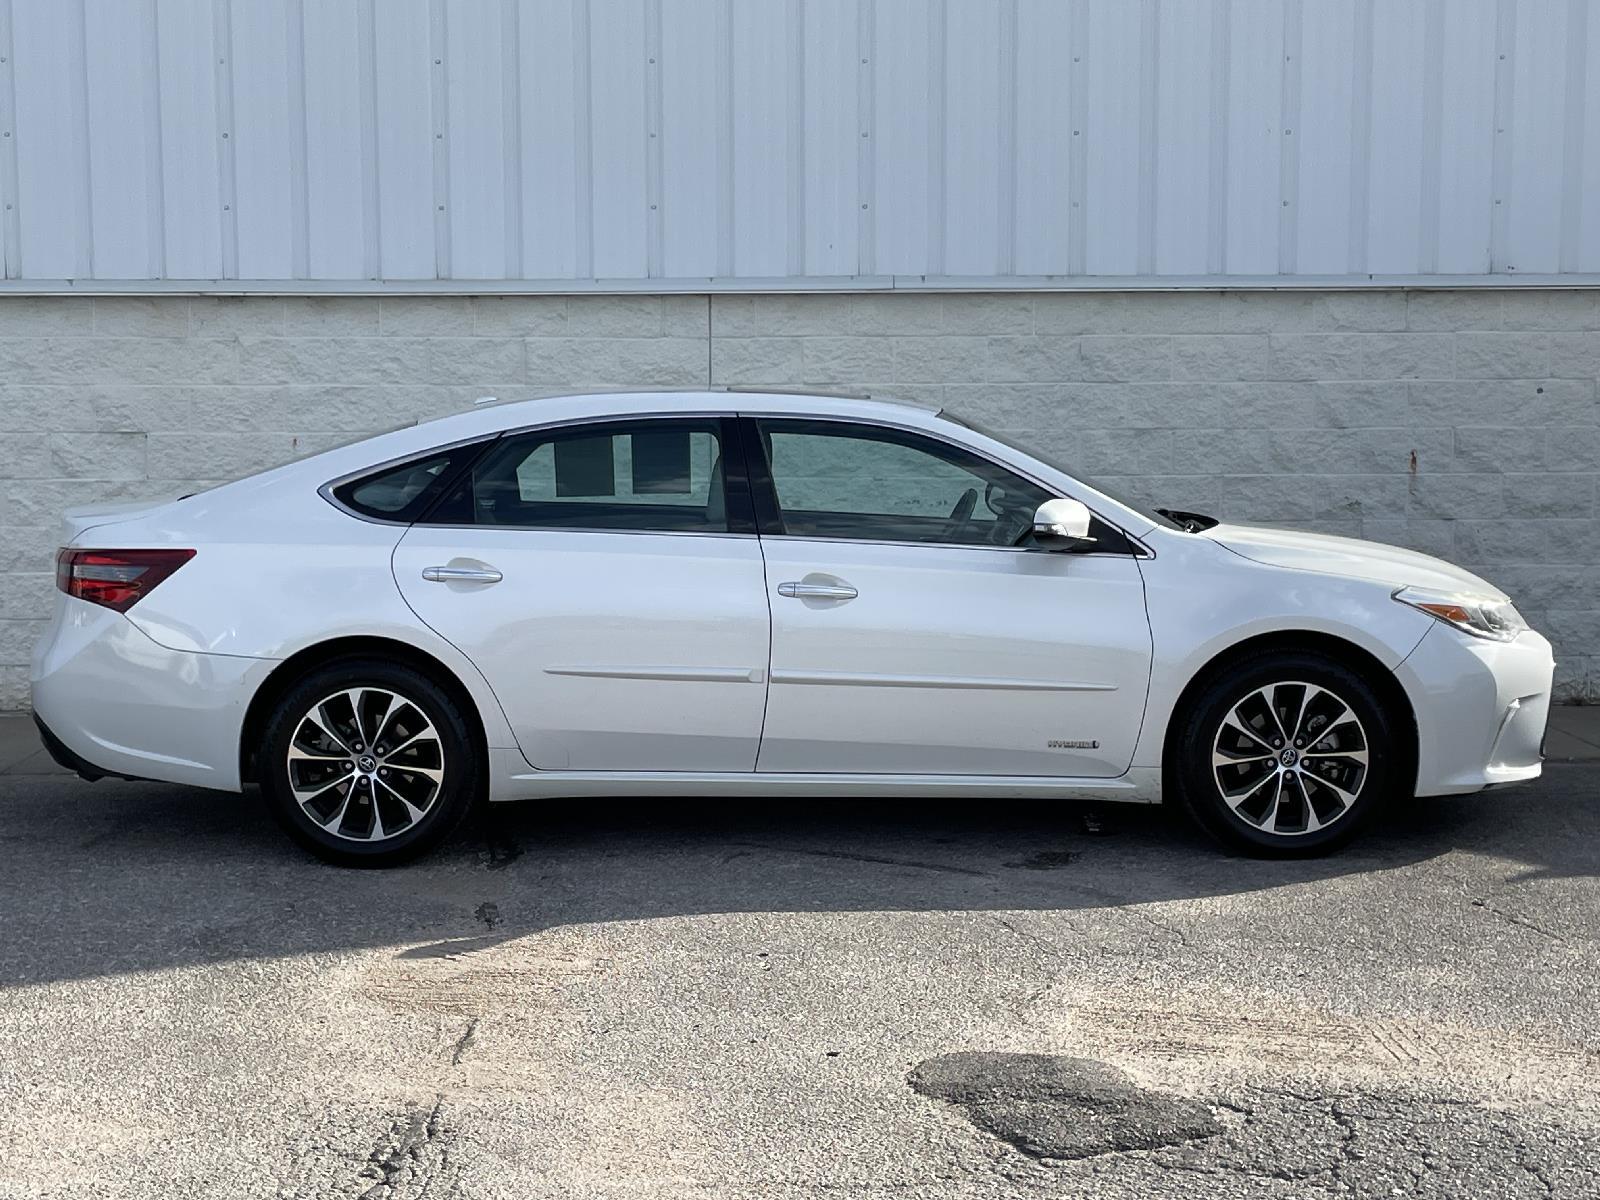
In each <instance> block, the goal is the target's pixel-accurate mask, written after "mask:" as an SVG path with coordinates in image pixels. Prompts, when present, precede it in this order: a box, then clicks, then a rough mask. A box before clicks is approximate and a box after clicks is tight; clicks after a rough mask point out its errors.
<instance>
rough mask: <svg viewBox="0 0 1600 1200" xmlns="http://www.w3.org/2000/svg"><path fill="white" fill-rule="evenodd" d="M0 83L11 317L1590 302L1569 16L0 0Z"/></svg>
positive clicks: (1596, 252)
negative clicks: (1443, 291) (1094, 302)
mask: <svg viewBox="0 0 1600 1200" xmlns="http://www.w3.org/2000/svg"><path fill="white" fill-rule="evenodd" d="M0 54H3V61H0V125H3V128H4V134H5V137H4V141H3V148H0V193H3V198H4V204H5V211H4V218H5V220H4V263H5V284H4V285H3V286H5V287H9V288H11V289H13V290H28V289H40V288H48V287H51V286H62V285H64V281H76V282H75V283H74V284H73V286H84V285H85V284H86V283H87V284H89V285H90V286H100V287H105V286H114V282H113V281H129V284H128V286H137V285H138V284H139V283H147V284H148V281H179V282H181V281H219V280H221V281H241V284H240V286H249V285H250V283H251V281H256V282H259V283H261V284H262V285H263V286H275V287H276V288H277V290H285V286H284V284H283V283H282V282H281V281H304V283H303V285H302V286H304V287H305V288H307V289H313V288H316V287H319V286H323V287H326V286H333V285H338V286H341V287H345V288H348V287H381V286H383V284H382V282H381V281H397V282H398V281H407V282H411V281H429V280H438V281H459V282H460V284H461V285H462V286H463V287H467V286H471V287H472V288H474V289H476V290H483V289H485V288H489V289H493V290H498V289H503V288H513V289H515V288H527V289H529V290H537V289H539V288H553V289H562V290H572V289H573V288H575V287H583V286H585V283H586V282H587V285H588V286H595V285H596V282H597V281H599V282H600V283H601V284H602V285H604V286H616V287H645V288H649V289H652V290H657V289H666V288H672V287H692V288H694V289H696V290H706V289H707V288H715V287H719V286H729V287H738V286H756V285H760V286H767V287H771V286H777V287H784V286H789V287H805V286H890V285H892V284H898V283H912V284H915V285H917V286H925V285H928V284H938V283H949V284H953V285H958V286H959V285H975V286H1028V285H1031V284H1040V285H1046V286H1070V285H1072V284H1074V283H1093V282H1095V281H1100V282H1102V283H1103V282H1105V280H1104V277H1107V276H1110V277H1116V279H1115V282H1117V283H1119V284H1128V283H1144V282H1150V283H1156V284H1162V283H1166V284H1170V283H1174V282H1191V283H1206V282H1211V283H1215V282H1217V281H1219V279H1224V278H1225V279H1227V280H1229V281H1234V282H1243V281H1247V280H1261V279H1263V278H1266V279H1274V280H1279V281H1282V282H1292V281H1310V280H1312V279H1316V280H1319V281H1322V282H1326V281H1328V280H1330V279H1333V280H1336V281H1337V280H1342V281H1345V282H1356V281H1361V280H1366V279H1368V278H1371V277H1384V278H1385V280H1388V279H1394V280H1405V281H1411V282H1415V281H1417V278H1418V277H1424V278H1425V277H1429V276H1436V275H1439V276H1449V277H1451V280H1450V281H1451V282H1456V283H1459V282H1461V281H1462V279H1463V278H1466V279H1472V278H1473V277H1477V278H1478V281H1481V282H1508V281H1513V280H1515V281H1522V282H1526V281H1528V280H1530V279H1532V280H1536V281H1543V280H1555V279H1561V280H1570V281H1573V282H1577V281H1580V280H1582V279H1583V277H1585V276H1587V277H1589V278H1588V280H1587V281H1588V282H1594V279H1595V277H1596V276H1597V275H1600V11H1595V10H1593V9H1592V7H1591V3H1590V0H1448V2H1447V0H0ZM272 281H279V282H278V283H277V284H276V285H273V284H272ZM318 281H322V282H321V283H319V282H318Z"/></svg>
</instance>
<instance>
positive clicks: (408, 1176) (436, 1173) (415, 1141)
mask: <svg viewBox="0 0 1600 1200" xmlns="http://www.w3.org/2000/svg"><path fill="white" fill-rule="evenodd" d="M443 1112H444V1095H443V1094H442V1093H441V1094H439V1095H437V1096H435V1097H434V1101H433V1107H432V1109H429V1110H424V1109H423V1108H421V1107H420V1106H413V1108H412V1109H411V1111H410V1112H409V1113H408V1114H407V1116H406V1117H405V1119H404V1120H400V1121H396V1122H395V1123H394V1125H393V1126H391V1127H390V1130H389V1135H388V1137H387V1138H386V1139H385V1140H384V1141H383V1142H382V1143H381V1144H379V1146H378V1147H377V1148H376V1149H375V1150H373V1152H372V1153H371V1155H369V1156H368V1159H367V1165H366V1166H365V1167H363V1168H362V1171H361V1174H362V1175H363V1176H365V1177H368V1178H371V1177H373V1176H377V1177H378V1178H377V1181H376V1182H375V1183H373V1184H372V1186H371V1187H369V1188H367V1190H366V1191H364V1192H362V1193H361V1200H422V1198H423V1197H425V1196H428V1195H432V1194H439V1195H447V1194H451V1193H454V1192H455V1190H456V1189H455V1184H454V1178H453V1175H454V1173H453V1171H452V1170H451V1164H450V1143H451V1142H452V1141H454V1139H455V1130H454V1129H452V1128H450V1127H449V1126H448V1125H446V1123H445V1121H444V1116H443ZM436 1183H437V1184H440V1185H441V1186H442V1187H443V1188H445V1189H446V1190H445V1191H444V1192H440V1193H435V1192H434V1190H433V1189H434V1184H436Z"/></svg>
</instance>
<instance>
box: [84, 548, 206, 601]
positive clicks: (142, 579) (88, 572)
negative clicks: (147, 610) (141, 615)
mask: <svg viewBox="0 0 1600 1200" xmlns="http://www.w3.org/2000/svg"><path fill="white" fill-rule="evenodd" d="M193 557H194V551H193V550H74V549H72V548H71V547H68V548H67V549H65V550H62V551H61V553H60V554H58V555H56V586H57V587H58V588H60V589H61V590H62V591H63V592H65V593H66V594H67V595H69V596H76V597H77V598H78V599H79V600H87V601H88V602H89V603H90V604H102V605H104V606H105V607H106V608H110V609H115V610H116V611H117V612H127V611H128V610H129V609H130V608H132V607H133V606H134V605H135V604H137V603H139V601H140V600H142V599H143V598H144V597H146V596H148V595H149V594H150V593H151V592H152V591H153V590H155V586H156V585H157V584H158V583H160V582H161V581H162V580H163V579H165V578H166V577H167V576H168V575H171V574H172V573H173V572H174V571H176V570H177V569H178V568H179V567H181V566H183V564H184V563H186V562H188V561H189V560H190V559H191V558H193Z"/></svg>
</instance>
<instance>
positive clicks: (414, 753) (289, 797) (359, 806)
mask: <svg viewBox="0 0 1600 1200" xmlns="http://www.w3.org/2000/svg"><path fill="white" fill-rule="evenodd" d="M480 774H481V768H480V765H479V763H478V761H477V754H476V752H475V751H474V749H473V744H472V738H471V737H470V735H469V734H468V727H467V724H466V721H465V719H464V717H463V715H462V713H461V712H460V710H459V708H458V706H457V704H456V702H455V701H454V700H453V699H452V698H451V697H450V696H449V695H448V694H447V693H446V692H445V691H444V689H442V688H440V687H439V686H438V685H437V684H436V683H434V682H433V681H432V680H431V679H429V678H428V677H427V676H425V675H423V674H421V673H420V672H417V671H414V670H412V669H411V668H409V667H405V666H401V665H398V664H394V663H385V662H381V661H378V660H375V659H347V660H344V661H341V662H336V663H331V664H329V665H327V666H325V667H322V668H319V669H318V670H315V671H313V672H311V673H310V674H308V675H307V676H305V677H304V678H303V679H301V680H299V681H298V682H297V683H296V684H295V685H294V686H293V687H291V688H290V689H289V690H288V692H287V693H286V694H285V695H284V696H283V697H282V699H281V700H280V701H279V702H278V705H277V707H276V708H275V709H274V710H273V713H272V716H271V718H270V719H269V720H268V722H267V726H266V736H265V739H264V742H263V746H262V753H261V759H260V775H261V788H262V793H263V794H264V795H265V797H266V799H267V803H268V805H269V806H270V807H271V809H272V812H273V815H274V816H276V817H277V818H278V820H279V821H280V822H281V823H282V824H283V826H284V828H285V829H286V830H288V832H289V834H290V836H292V837H293V838H294V839H295V840H296V841H297V842H299V843H300V844H301V845H302V846H304V847H305V848H306V849H308V850H310V851H311V852H312V853H313V854H316V855H317V856H319V857H320V858H323V859H326V860H327V861H329V862H335V863H342V864H345V865H349V866H389V865H391V864H394V863H398V862H403V861H405V860H407V859H410V858H414V857H416V856H417V855H419V854H422V853H424V852H426V851H428V850H430V849H432V848H433V847H435V846H437V845H438V844H439V843H440V842H442V841H443V840H444V839H445V838H446V837H448V836H449V834H450V833H451V831H452V830H454V829H455V827H456V826H457V825H458V824H459V823H460V821H461V819H462V817H464V816H465V815H466V813H467V811H468V810H469V809H470V808H471V806H472V802H473V798H474V797H475V796H476V795H477V792H478V782H479V777H480Z"/></svg>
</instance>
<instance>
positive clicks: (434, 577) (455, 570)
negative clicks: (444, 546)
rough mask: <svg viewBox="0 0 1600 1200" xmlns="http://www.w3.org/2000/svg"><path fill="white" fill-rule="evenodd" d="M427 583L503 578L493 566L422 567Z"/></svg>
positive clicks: (471, 581)
mask: <svg viewBox="0 0 1600 1200" xmlns="http://www.w3.org/2000/svg"><path fill="white" fill-rule="evenodd" d="M422 577H423V578H424V579H426V580H427V581H428V582H429V583H499V582H500V581H501V580H502V579H504V578H505V576H504V575H502V574H500V572H499V571H496V570H495V569H494V568H493V567H423V568H422Z"/></svg>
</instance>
